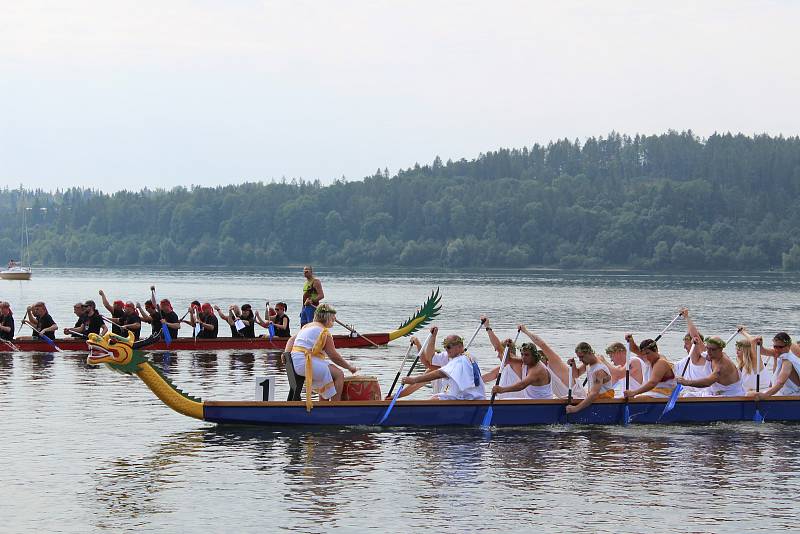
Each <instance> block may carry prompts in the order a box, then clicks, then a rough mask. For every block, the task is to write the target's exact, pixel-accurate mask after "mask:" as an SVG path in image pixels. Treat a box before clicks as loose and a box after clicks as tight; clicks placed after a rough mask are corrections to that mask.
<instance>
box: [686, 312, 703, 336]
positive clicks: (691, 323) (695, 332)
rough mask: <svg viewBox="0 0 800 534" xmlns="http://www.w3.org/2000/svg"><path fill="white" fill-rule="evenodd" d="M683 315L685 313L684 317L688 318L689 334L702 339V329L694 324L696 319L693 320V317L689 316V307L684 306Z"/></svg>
mask: <svg viewBox="0 0 800 534" xmlns="http://www.w3.org/2000/svg"><path fill="white" fill-rule="evenodd" d="M681 315H683V318H684V319H686V327H687V328H688V330H689V335H690V336H692V338H696V337H699V338H701V339H702V337H703V336H702V335H700V331H699V330H698V329H697V327H696V326H695V325H694V321H692V318H691V317H689V308H683V309H682V310H681Z"/></svg>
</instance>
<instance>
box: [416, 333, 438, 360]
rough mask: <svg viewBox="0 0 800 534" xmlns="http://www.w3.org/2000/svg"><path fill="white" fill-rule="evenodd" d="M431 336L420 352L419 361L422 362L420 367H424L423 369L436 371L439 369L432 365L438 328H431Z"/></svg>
mask: <svg viewBox="0 0 800 534" xmlns="http://www.w3.org/2000/svg"><path fill="white" fill-rule="evenodd" d="M430 331H431V336H430V338H428V342H427V343H426V344H425V346H424V347H423V350H422V354H420V355H419V359H420V361H421V362H422V365H424V366H425V369H428V370H430V369H438V368H439V367H437V366H435V365H433V355H434V354H435V352H436V350H435V347H436V334H437V333H438V332H439V327H438V326H432V327H431V330H430Z"/></svg>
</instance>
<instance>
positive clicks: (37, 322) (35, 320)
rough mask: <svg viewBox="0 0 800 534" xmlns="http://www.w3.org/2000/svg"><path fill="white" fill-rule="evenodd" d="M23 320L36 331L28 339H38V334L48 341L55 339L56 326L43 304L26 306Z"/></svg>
mask: <svg viewBox="0 0 800 534" xmlns="http://www.w3.org/2000/svg"><path fill="white" fill-rule="evenodd" d="M25 320H26V321H27V322H28V324H29V325H32V327H33V328H35V329H36V330H34V332H33V336H31V337H29V338H28V339H38V338H39V335H40V334H42V335H45V336H47V337H49V338H50V339H53V338H55V333H56V332H57V331H58V325H57V324H56V322H55V321H54V320H53V318H52V317H50V314H49V313H48V312H47V306H45V304H44V302H37V303H36V304H34V305H33V306H28V313H27V314H26V315H25ZM37 331H38V332H37Z"/></svg>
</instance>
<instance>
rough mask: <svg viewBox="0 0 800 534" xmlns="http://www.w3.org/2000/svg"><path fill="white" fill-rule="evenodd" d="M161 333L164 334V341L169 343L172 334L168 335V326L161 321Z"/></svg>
mask: <svg viewBox="0 0 800 534" xmlns="http://www.w3.org/2000/svg"><path fill="white" fill-rule="evenodd" d="M161 333H162V334H164V341H165V342H166V343H167V345H169V344H170V343H172V336H171V335H169V328H167V325H165V324H164V323H161Z"/></svg>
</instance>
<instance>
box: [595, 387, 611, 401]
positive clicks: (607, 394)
mask: <svg viewBox="0 0 800 534" xmlns="http://www.w3.org/2000/svg"><path fill="white" fill-rule="evenodd" d="M597 398H598V399H613V398H614V390H613V389H609V390H608V391H606V392H605V393H601V394H600V395H598V396H597Z"/></svg>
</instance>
